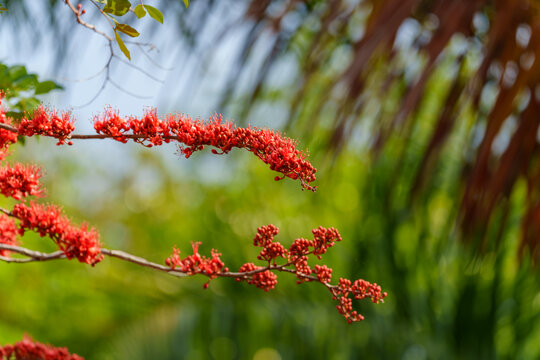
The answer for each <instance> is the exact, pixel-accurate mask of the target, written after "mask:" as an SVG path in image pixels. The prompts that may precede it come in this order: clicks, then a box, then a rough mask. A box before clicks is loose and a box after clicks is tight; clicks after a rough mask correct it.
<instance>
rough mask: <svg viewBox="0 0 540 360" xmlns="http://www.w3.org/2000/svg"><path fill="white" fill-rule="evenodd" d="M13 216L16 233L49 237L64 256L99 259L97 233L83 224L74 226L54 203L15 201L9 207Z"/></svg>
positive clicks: (90, 262) (100, 256)
mask: <svg viewBox="0 0 540 360" xmlns="http://www.w3.org/2000/svg"><path fill="white" fill-rule="evenodd" d="M13 216H15V217H16V218H18V219H19V220H20V222H21V223H20V233H21V235H23V234H24V232H25V231H26V230H32V231H35V232H37V233H38V234H39V235H41V236H49V237H50V238H51V239H52V240H53V241H54V242H55V243H56V244H57V245H58V247H59V248H60V250H62V251H63V252H64V254H65V255H66V257H67V258H68V259H72V258H74V257H75V258H77V259H78V260H79V261H80V262H84V263H87V264H90V265H95V264H97V263H98V262H100V261H101V260H102V259H103V255H102V254H101V244H100V243H99V234H98V232H97V231H96V230H95V229H94V228H90V229H89V228H88V226H87V225H86V224H82V225H81V226H80V227H75V226H73V225H72V224H71V221H70V220H69V219H68V218H67V217H65V216H64V215H62V210H61V209H60V208H59V207H57V206H55V205H46V206H45V205H39V204H35V203H33V202H31V203H30V206H27V205H25V204H22V203H19V204H16V205H15V207H14V208H13Z"/></svg>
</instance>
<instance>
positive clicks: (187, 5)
mask: <svg viewBox="0 0 540 360" xmlns="http://www.w3.org/2000/svg"><path fill="white" fill-rule="evenodd" d="M184 5H186V8H187V7H189V0H184Z"/></svg>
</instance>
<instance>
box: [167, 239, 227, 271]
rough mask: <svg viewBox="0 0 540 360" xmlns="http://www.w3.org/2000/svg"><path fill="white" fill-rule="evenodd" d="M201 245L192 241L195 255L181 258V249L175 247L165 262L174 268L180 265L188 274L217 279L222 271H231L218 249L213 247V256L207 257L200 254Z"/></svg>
mask: <svg viewBox="0 0 540 360" xmlns="http://www.w3.org/2000/svg"><path fill="white" fill-rule="evenodd" d="M199 245H201V243H200V242H194V243H192V244H191V246H192V248H193V255H189V256H188V257H186V258H185V259H182V258H180V250H178V249H177V248H176V247H175V248H174V249H173V254H172V255H171V256H170V257H169V258H168V259H167V260H165V263H166V264H167V266H170V267H171V268H172V269H175V268H176V267H179V268H180V270H181V271H182V272H185V273H186V274H188V275H194V274H203V275H206V276H208V277H210V279H215V278H216V277H217V274H219V273H220V272H226V271H229V269H227V268H226V267H225V263H223V261H221V259H220V256H221V254H220V253H218V252H217V250H215V249H212V257H211V258H207V257H205V256H201V255H200V254H199Z"/></svg>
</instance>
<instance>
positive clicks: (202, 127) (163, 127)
mask: <svg viewBox="0 0 540 360" xmlns="http://www.w3.org/2000/svg"><path fill="white" fill-rule="evenodd" d="M94 128H95V130H96V131H97V132H98V133H100V134H105V135H108V136H110V137H112V138H114V139H115V140H118V141H121V142H124V143H125V142H127V139H128V136H130V137H132V138H134V139H136V140H135V141H137V142H139V143H141V144H143V145H144V146H148V147H151V146H153V145H161V144H163V143H164V142H165V143H168V142H170V141H171V140H175V141H178V142H180V143H182V144H183V145H180V147H179V150H180V152H181V153H183V154H184V155H185V157H186V158H188V157H190V156H191V154H192V153H193V152H195V151H198V150H202V149H203V148H204V146H205V145H211V146H214V147H216V148H218V149H220V150H221V152H222V153H224V154H226V153H228V152H229V151H231V150H232V149H233V148H243V149H247V150H248V151H250V152H252V153H253V154H255V155H256V156H257V157H259V158H260V159H261V160H262V161H264V162H265V163H266V164H269V165H270V169H272V170H274V171H277V172H280V173H282V174H283V177H289V178H291V179H299V180H300V181H301V182H302V187H303V188H305V189H309V190H315V187H313V186H311V185H309V184H310V183H311V182H313V181H315V172H316V171H317V169H315V168H314V167H313V166H312V165H311V164H310V163H309V162H308V161H306V160H305V158H306V155H304V154H302V153H300V151H299V150H297V149H296V143H295V142H294V141H293V140H291V139H289V138H286V137H282V136H281V135H280V134H279V133H277V132H274V131H272V130H268V129H259V128H237V127H235V126H234V125H233V124H232V123H230V122H227V121H223V119H222V117H221V115H215V116H212V117H211V119H210V121H209V122H207V123H204V122H202V121H201V120H193V119H191V118H189V117H185V116H183V115H169V116H167V118H166V119H165V120H161V119H159V118H158V116H157V113H156V110H155V109H154V110H150V111H147V112H146V114H145V115H144V116H143V117H142V118H141V119H137V118H135V117H129V118H128V119H123V118H121V117H120V116H119V115H118V112H116V111H113V110H112V109H110V108H109V109H107V110H106V111H105V113H104V114H103V115H102V116H100V117H97V118H96V119H95V120H94ZM212 152H213V153H215V154H217V153H218V152H217V151H216V150H212ZM283 177H276V180H280V179H282V178H283Z"/></svg>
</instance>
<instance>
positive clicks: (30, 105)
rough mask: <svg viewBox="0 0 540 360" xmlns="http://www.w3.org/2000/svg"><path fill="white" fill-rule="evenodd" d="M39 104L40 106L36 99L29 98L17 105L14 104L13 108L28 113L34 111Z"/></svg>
mask: <svg viewBox="0 0 540 360" xmlns="http://www.w3.org/2000/svg"><path fill="white" fill-rule="evenodd" d="M39 104H41V102H40V101H39V100H38V99H36V98H34V97H31V98H24V99H21V100H20V101H19V102H18V103H17V104H15V107H16V108H18V109H20V110H21V111H23V112H25V111H26V112H27V113H29V112H31V111H33V110H35V109H36V108H37V107H38V106H39Z"/></svg>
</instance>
